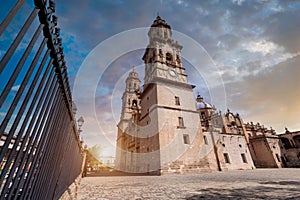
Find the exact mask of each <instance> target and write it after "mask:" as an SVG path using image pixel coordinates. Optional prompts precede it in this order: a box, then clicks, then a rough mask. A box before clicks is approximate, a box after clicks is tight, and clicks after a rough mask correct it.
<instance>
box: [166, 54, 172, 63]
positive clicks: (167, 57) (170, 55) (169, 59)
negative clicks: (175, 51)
mask: <svg viewBox="0 0 300 200" xmlns="http://www.w3.org/2000/svg"><path fill="white" fill-rule="evenodd" d="M166 60H167V61H172V54H170V53H169V52H168V53H166Z"/></svg>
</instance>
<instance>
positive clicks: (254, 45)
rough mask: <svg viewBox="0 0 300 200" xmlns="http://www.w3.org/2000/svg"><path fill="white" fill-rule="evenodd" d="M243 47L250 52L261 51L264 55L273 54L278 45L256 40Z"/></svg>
mask: <svg viewBox="0 0 300 200" xmlns="http://www.w3.org/2000/svg"><path fill="white" fill-rule="evenodd" d="M243 46H244V48H245V49H246V50H248V51H250V52H252V53H256V52H258V53H261V54H263V55H264V56H265V55H267V54H273V53H274V52H275V51H276V50H277V49H278V45H277V44H275V43H273V42H270V41H265V40H261V41H257V42H250V43H247V44H244V45H243Z"/></svg>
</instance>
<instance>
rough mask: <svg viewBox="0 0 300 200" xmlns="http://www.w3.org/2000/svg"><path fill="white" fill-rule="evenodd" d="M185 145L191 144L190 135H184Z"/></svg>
mask: <svg viewBox="0 0 300 200" xmlns="http://www.w3.org/2000/svg"><path fill="white" fill-rule="evenodd" d="M183 143H184V144H190V137H189V135H188V134H184V135H183Z"/></svg>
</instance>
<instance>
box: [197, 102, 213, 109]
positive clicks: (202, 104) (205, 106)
mask: <svg viewBox="0 0 300 200" xmlns="http://www.w3.org/2000/svg"><path fill="white" fill-rule="evenodd" d="M210 108H212V106H211V105H210V104H209V103H206V102H204V101H202V102H197V109H210Z"/></svg>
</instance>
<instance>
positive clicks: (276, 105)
mask: <svg viewBox="0 0 300 200" xmlns="http://www.w3.org/2000/svg"><path fill="white" fill-rule="evenodd" d="M13 2H14V1H5V2H3V3H2V5H1V7H0V13H1V17H0V20H2V19H3V17H4V16H5V14H6V13H7V12H8V10H9V9H10V8H11V6H12V5H13V4H14V3H13ZM32 5H33V1H27V3H26V4H25V5H24V6H23V7H22V12H21V14H20V15H18V16H17V18H16V20H15V21H14V23H13V25H12V26H11V27H9V31H8V32H7V33H5V35H4V37H2V38H1V39H0V42H1V45H0V56H1V57H2V56H3V52H4V51H5V49H6V48H7V44H8V41H10V40H11V39H12V38H13V37H14V30H15V29H16V27H18V26H19V25H20V24H22V22H23V21H24V19H25V18H24V16H27V15H28V14H29V12H30V8H31V7H32ZM158 12H159V15H160V16H161V17H162V18H163V19H165V20H166V21H167V23H168V24H169V25H171V27H172V29H173V30H176V31H178V32H180V33H183V34H185V35H187V36H188V37H190V38H192V39H194V40H195V41H196V42H197V43H199V44H200V45H201V46H202V47H203V48H204V49H205V50H206V51H207V53H208V54H209V56H210V57H211V58H212V59H213V61H214V63H215V64H216V66H217V69H218V73H219V74H220V75H221V78H222V81H223V83H224V84H221V83H220V85H222V87H224V88H225V93H226V106H227V107H228V108H230V109H231V110H232V111H233V112H238V113H240V114H241V115H242V117H243V119H244V121H245V122H248V121H249V122H250V121H253V122H257V121H259V122H261V123H262V124H265V125H266V126H268V127H270V126H272V127H273V128H275V130H276V131H277V132H278V133H281V132H283V131H284V127H285V126H287V127H289V128H290V129H291V130H297V129H300V122H299V114H300V104H299V103H298V102H299V100H298V99H299V97H300V92H299V91H300V88H299V86H300V79H299V75H300V68H299V64H300V56H299V55H300V36H299V33H300V20H298V19H299V18H300V1H294V0H285V1H275V0H274V1H267V0H251V1H250V0H249V1H248V0H231V1H230V0H228V1H221V0H213V1H199V0H194V1H185V0H174V1H169V0H151V1H138V0H136V1H121V0H116V1H110V0H101V1H100V0H93V1H92V0H86V1H80V0H72V1H71V0H64V1H56V15H57V16H58V24H59V26H60V27H61V35H62V38H63V45H64V52H65V58H66V61H67V65H68V72H69V75H70V80H71V86H72V87H73V84H74V80H75V79H76V77H77V76H78V72H79V70H80V68H81V67H82V64H83V62H84V61H85V59H86V58H87V56H88V55H89V54H90V52H91V51H92V50H93V49H95V48H96V47H97V46H99V45H100V46H101V44H102V42H103V41H106V40H107V39H109V38H111V37H113V36H115V35H116V34H119V33H121V32H123V31H128V30H133V29H137V28H141V27H149V26H150V25H151V24H152V22H153V20H154V19H155V18H156V16H157V13H158ZM175 39H177V38H175ZM129 40H132V41H134V40H135V38H134V37H132V38H129ZM180 42H181V41H179V43H180ZM116 48H118V46H116ZM187 49H189V46H184V47H183V50H187ZM105 50H106V49H102V50H101V51H103V53H105ZM101 51H100V52H99V53H101ZM143 52H144V50H143V49H140V50H136V51H133V52H128V53H126V54H124V55H120V56H119V57H118V58H117V59H115V60H114V62H113V63H111V64H110V65H109V66H108V67H107V70H106V71H105V72H104V73H103V76H101V77H99V80H98V82H97V88H96V93H95V99H93V101H94V102H95V109H96V114H97V118H95V117H92V116H84V118H85V119H86V123H85V125H84V127H83V129H84V134H85V135H83V137H84V139H85V141H86V142H87V143H88V145H94V144H100V145H102V146H104V152H105V153H104V154H105V155H112V154H114V152H113V151H114V150H113V149H114V147H113V145H114V141H115V138H116V134H117V129H116V123H117V121H118V118H119V114H120V111H119V112H118V110H119V108H120V99H119V96H120V95H121V94H120V93H121V92H122V88H123V85H122V83H124V81H123V80H124V79H125V78H126V73H128V71H129V70H131V68H132V66H133V65H135V66H136V70H137V71H138V72H139V74H140V78H141V79H143V63H142V60H141V57H142V55H143ZM97 64H98V65H101V63H97ZM184 64H185V67H186V68H187V73H188V75H189V81H190V83H193V84H196V85H197V88H196V90H195V93H197V92H200V93H201V94H202V95H203V96H204V97H205V99H206V100H207V101H210V100H211V99H210V88H208V87H207V85H206V84H205V83H206V82H207V80H205V78H203V77H201V74H199V73H195V69H194V68H193V66H192V65H191V64H190V63H189V61H188V60H186V61H185V62H184ZM6 73H9V72H6ZM3 76H4V75H3ZM122 81H123V82H122ZM82 85H84V86H85V87H86V90H88V89H89V80H86V81H84V83H82ZM220 85H215V86H214V87H215V88H218V86H220ZM116 86H117V88H118V90H117V92H116V91H115V92H114V89H115V88H116ZM0 87H1V89H2V88H3V87H2V84H1V86H0ZM216 91H217V90H216ZM118 95H119V96H118ZM74 100H75V102H76V103H77V104H78V105H79V106H78V109H79V114H78V115H81V114H85V113H86V111H85V107H84V106H82V107H81V106H80V105H81V104H82V103H83V102H85V101H86V99H85V93H84V91H82V96H81V97H79V98H78V99H74ZM218 103H220V102H218V101H216V107H218V108H220V109H223V106H221V105H218ZM83 104H84V103H83ZM223 111H224V110H223ZM113 115H115V117H113ZM99 119H100V121H99ZM99 126H100V127H101V129H100V130H99Z"/></svg>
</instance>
